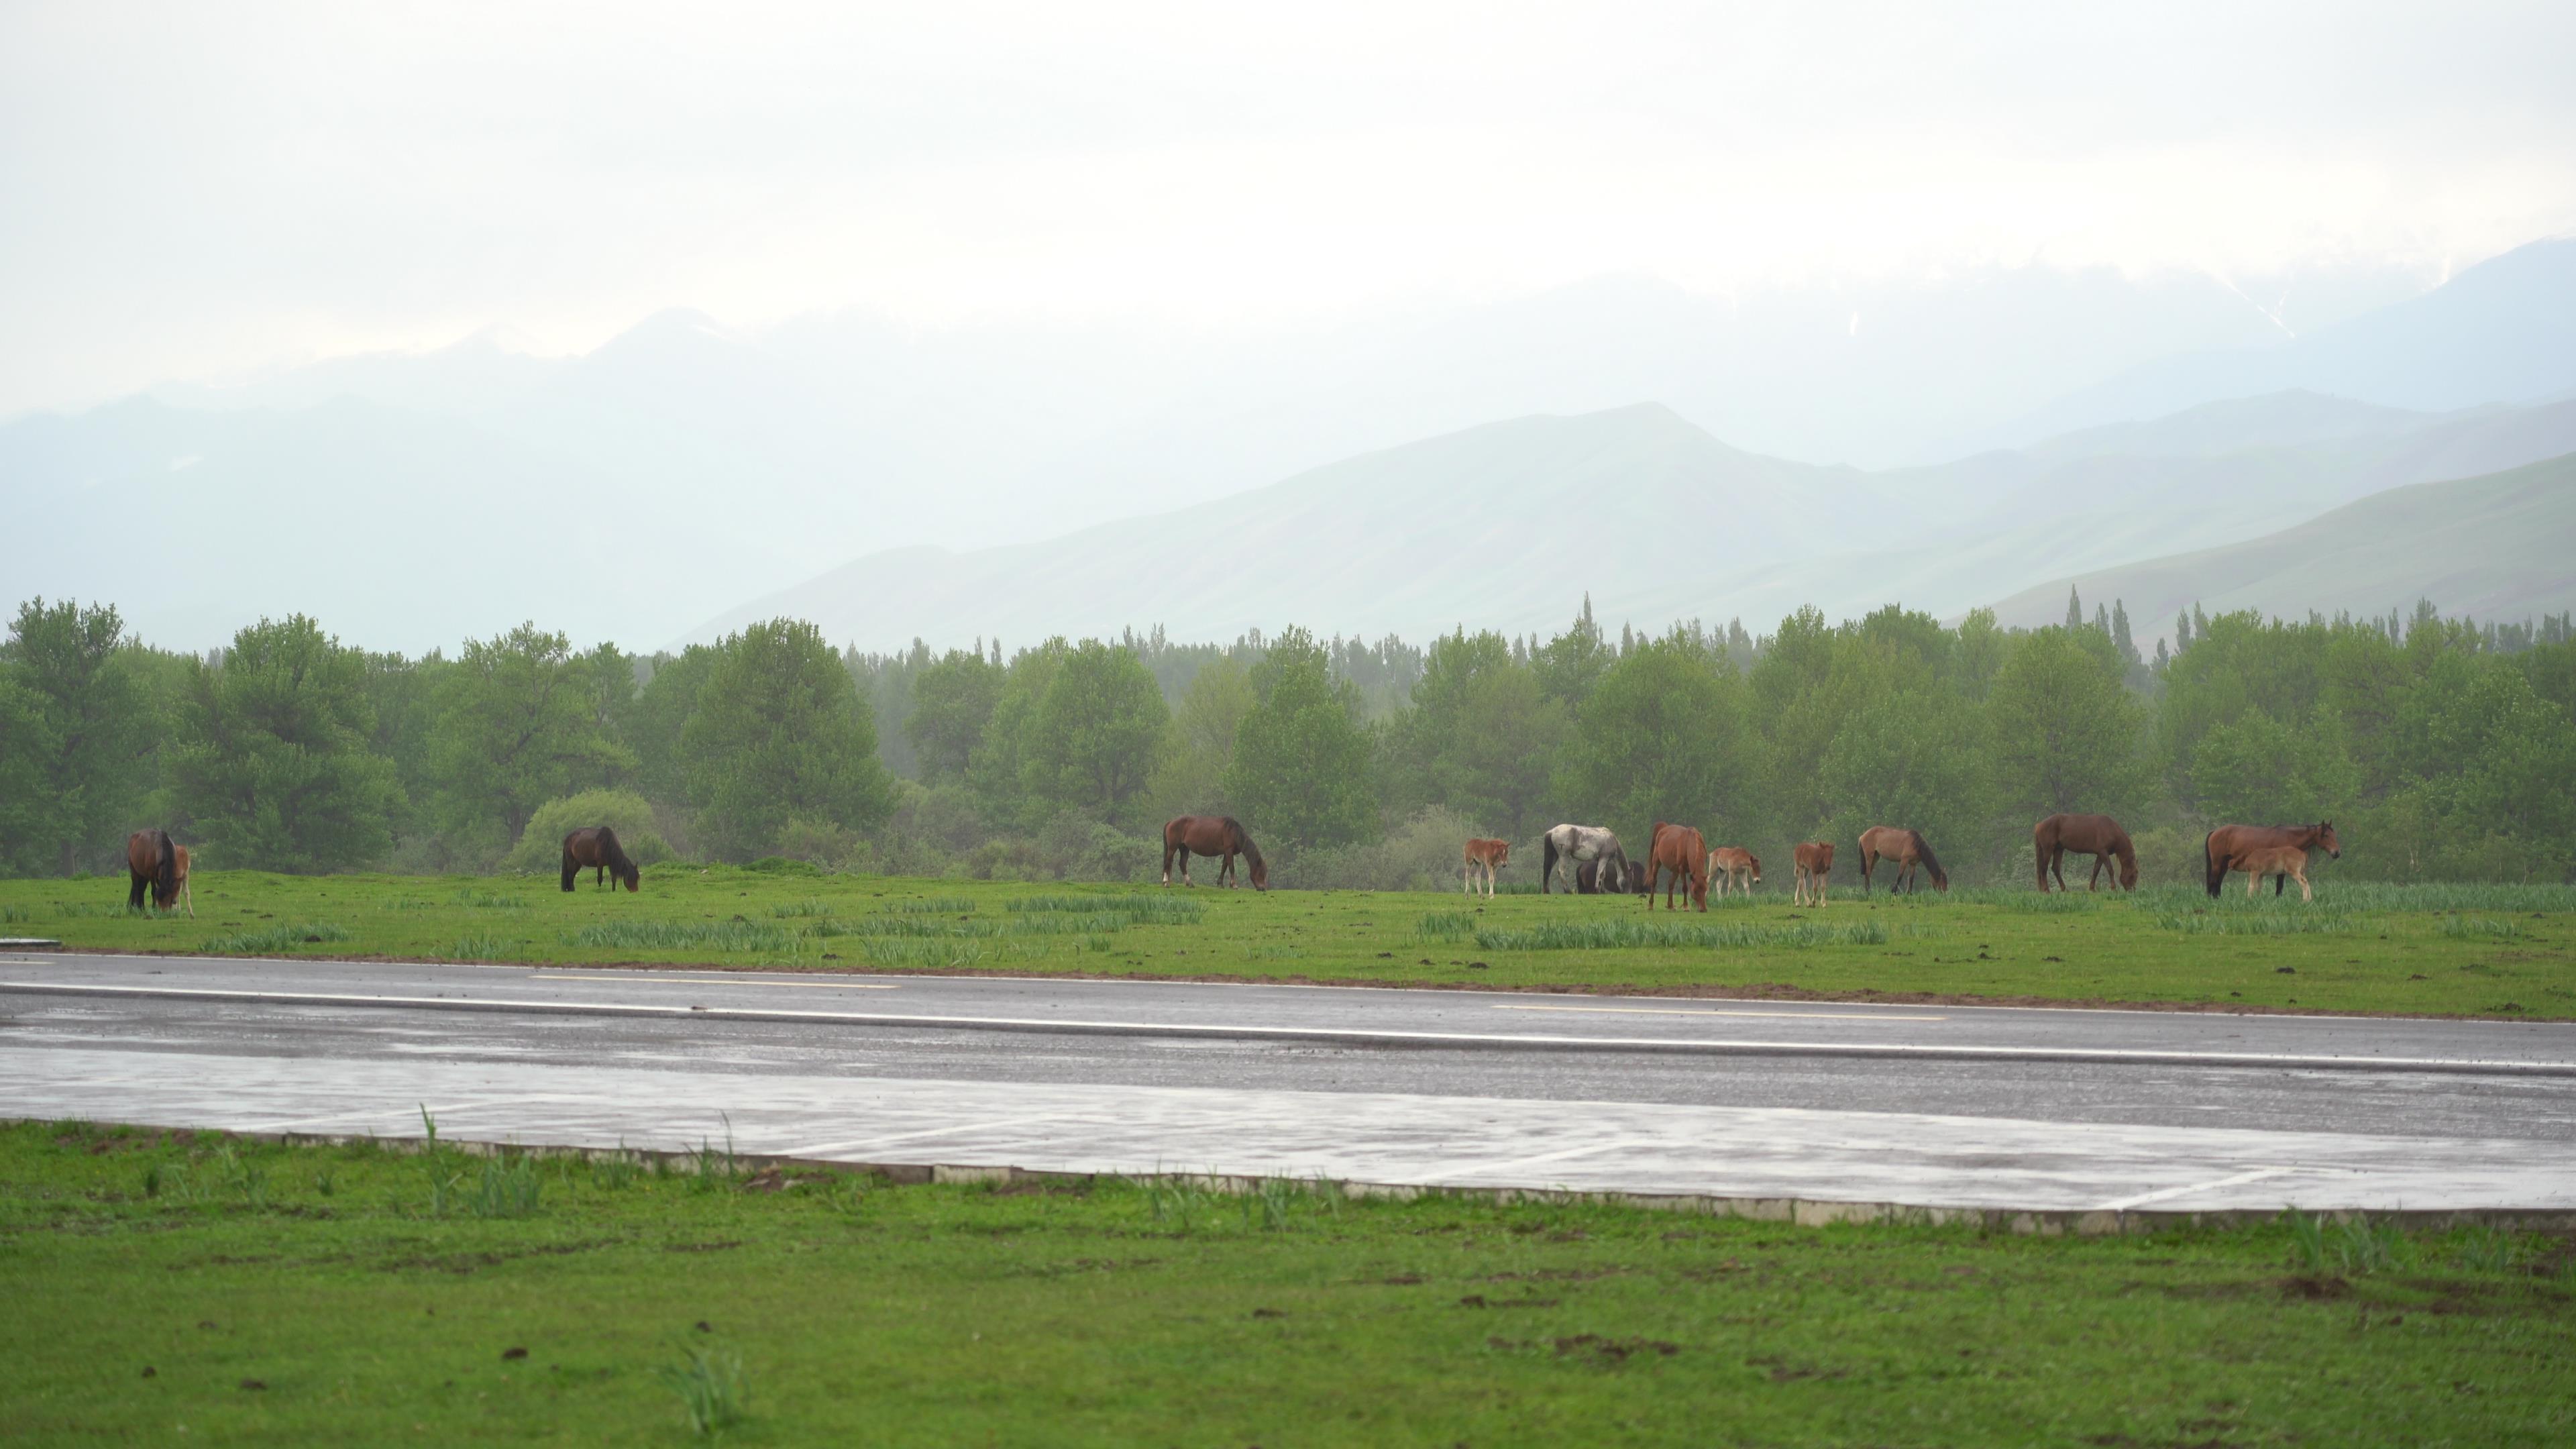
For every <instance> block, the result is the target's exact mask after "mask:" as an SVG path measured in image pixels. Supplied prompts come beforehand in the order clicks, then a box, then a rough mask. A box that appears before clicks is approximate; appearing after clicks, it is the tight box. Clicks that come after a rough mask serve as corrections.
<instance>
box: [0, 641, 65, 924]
mask: <svg viewBox="0 0 2576 1449" xmlns="http://www.w3.org/2000/svg"><path fill="white" fill-rule="evenodd" d="M61 753H62V747H61V744H60V742H59V741H57V740H56V739H55V738H54V732H53V727H52V725H51V724H50V723H49V722H48V721H47V720H46V718H45V709H44V704H43V702H42V701H41V700H39V699H38V698H37V697H36V695H35V692H34V691H32V690H30V689H28V688H26V687H25V686H24V685H21V684H20V683H18V681H17V680H15V679H13V678H11V677H10V671H9V670H8V669H6V668H5V667H0V871H6V872H8V873H10V874H12V875H16V874H22V873H23V874H33V873H35V872H37V871H42V870H49V869H52V868H54V867H55V866H56V865H57V864H59V862H60V853H59V850H58V848H57V845H56V842H55V833H54V822H53V818H52V817H53V813H54V812H53V804H54V797H53V795H52V794H51V793H50V792H49V791H48V790H47V789H46V786H45V774H46V771H47V770H48V769H49V768H50V767H51V765H52V763H53V761H54V760H56V759H57V758H59V757H60V755H61Z"/></svg>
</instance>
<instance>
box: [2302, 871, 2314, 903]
mask: <svg viewBox="0 0 2576 1449" xmlns="http://www.w3.org/2000/svg"><path fill="white" fill-rule="evenodd" d="M2316 898H2317V893H2316V892H2314V891H2312V890H2309V889H2308V873H2307V872H2306V871H2304V870H2303V871H2300V872H2299V903H2300V904H2301V905H2306V904H2307V903H2308V902H2310V901H2313V900H2315V899H2316Z"/></svg>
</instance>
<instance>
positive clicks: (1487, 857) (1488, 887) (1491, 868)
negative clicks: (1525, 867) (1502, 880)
mask: <svg viewBox="0 0 2576 1449" xmlns="http://www.w3.org/2000/svg"><path fill="white" fill-rule="evenodd" d="M1511 863H1512V843H1511V842H1510V841H1508V840H1470V841H1468V842H1467V869H1466V871H1465V873H1464V874H1463V875H1461V876H1460V877H1459V889H1460V890H1463V891H1465V892H1466V893H1467V894H1469V895H1474V894H1475V893H1476V875H1477V872H1479V871H1481V872H1483V873H1484V877H1485V898H1486V899H1487V900H1492V899H1493V897H1494V872H1496V871H1498V870H1501V869H1502V868H1503V867H1504V866H1507V865H1509V864H1511Z"/></svg>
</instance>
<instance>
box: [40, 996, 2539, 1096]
mask: <svg viewBox="0 0 2576 1449" xmlns="http://www.w3.org/2000/svg"><path fill="white" fill-rule="evenodd" d="M0 995H18V996H86V997H99V998H107V999H126V1000H133V999H146V1000H165V1001H214V1002H233V1003H240V1004H256V1005H268V1006H321V1007H343V1008H373V1009H378V1010H396V1011H488V1012H502V1013H515V1014H519V1015H532V1016H609V1017H629V1018H636V1017H642V1018H665V1019H690V1020H700V1021H746V1022H808V1023H835V1024H841V1025H849V1026H874V1027H892V1028H915V1029H923V1030H949V1031H961V1030H962V1031H993V1032H1026V1033H1034V1034H1039V1035H1050V1036H1168V1037H1187V1038H1198V1039H1203V1040H1204V1039H1216V1040H1229V1041H1308V1042H1326V1043H1336V1044H1341V1045H1347V1046H1378V1047H1392V1048H1410V1049H1415V1050H1441V1049H1450V1050H1480V1051H1496V1050H1499V1051H1547V1052H1614V1053H1623V1054H1635V1053H1672V1054H1680V1055H1692V1056H1775V1057H1857V1058H1866V1059H1874V1060H1881V1061H1979V1062H1992V1061H2024V1062H2084V1063H2092V1064H2098V1065H2111V1066H2201V1067H2238V1068H2249V1069H2270V1070H2281V1071H2310V1072H2405V1073H2438V1074H2442V1075H2448V1076H2486V1077H2576V1062H2534V1061H2510V1060H2454V1059H2447V1058H2429V1057H2340V1056H2313V1055H2296V1054H2287V1053H2265V1052H2186V1051H2159V1050H2147V1049H2139V1050H2127V1049H2120V1048H2108V1047H2102V1048H2083V1047H2012V1046H1970V1045H1961V1046H1925V1045H1918V1044H1912V1043H1886V1042H1879V1043H1871V1042H1779V1041H1758V1040H1733V1041H1691V1040H1685V1039H1681V1038H1672V1037H1585V1036H1540V1035H1536V1034H1527V1033H1503V1032H1485V1033H1477V1032H1405V1031H1369V1030H1364V1029H1360V1028H1356V1027H1298V1026H1277V1027H1272V1026H1202V1025H1191V1024H1186V1023H1159V1022H1103V1021H1050V1020H1046V1019H1042V1018H1032V1017H991V1016H921V1015H907V1014H904V1013H900V1012H859V1011H794V1010H783V1009H777V1008H766V1007H748V1006H663V1005H656V1004H652V1003H645V1002H636V1003H612V1002H573V1001H513V1000H507V999H502V998H494V997H440V996H362V995H358V994H356V993H353V992H303V991H229V990H221V989H216V988H211V987H187V986H103V985H94V984H87V983H79V982H59V983H58V982H50V981H0Z"/></svg>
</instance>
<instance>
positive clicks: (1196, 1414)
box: [0, 1123, 2576, 1449]
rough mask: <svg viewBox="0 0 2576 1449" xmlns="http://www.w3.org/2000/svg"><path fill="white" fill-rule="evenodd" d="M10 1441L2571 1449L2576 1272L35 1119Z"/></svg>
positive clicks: (2234, 1231) (2388, 1247) (2265, 1247)
mask: <svg viewBox="0 0 2576 1449" xmlns="http://www.w3.org/2000/svg"><path fill="white" fill-rule="evenodd" d="M0 1287H5V1290H6V1299H7V1303H8V1312H6V1313H5V1314H0V1355H5V1358H4V1359H0V1361H5V1363H6V1365H7V1379H6V1382H7V1392H6V1393H5V1394H0V1440H6V1441H7V1442H9V1443H13V1444H55V1443H92V1442H104V1441H129V1440H152V1441H156V1442H185V1443H205V1444H227V1443H341V1444H362V1443H364V1444H383V1443H420V1444H445V1443H460V1442H477V1443H479V1442H487V1441H494V1442H497V1441H506V1442H514V1443H558V1442H560V1443H594V1444H621V1445H622V1444H639V1443H640V1444H650V1443H673V1444H678V1443H687V1442H692V1440H693V1431H692V1429H691V1427H690V1424H691V1420H690V1412H691V1408H692V1405H694V1406H695V1408H696V1410H697V1412H698V1413H699V1414H701V1415H702V1416H706V1417H711V1418H722V1417H724V1415H725V1413H726V1412H727V1410H728V1409H731V1410H732V1411H735V1412H736V1413H738V1415H739V1417H738V1418H736V1419H735V1420H734V1422H732V1423H731V1424H730V1425H726V1426H721V1427H720V1432H719V1434H718V1435H717V1436H716V1437H721V1438H723V1439H725V1440H727V1441H730V1442H736V1443H743V1444H805V1443H825V1442H836V1443H857V1444H959V1443H995V1444H1104V1445H1127V1444H1190V1445H1195V1444H1210V1445H1246V1444H1260V1445H1266V1446H1272V1449H1278V1446H1284V1445H1321V1444H1369V1445H1381V1444H1384V1445H1411V1444H1424V1445H1454V1444H1468V1445H1478V1446H1493V1445H1512V1444H1554V1443H1599V1442H1616V1443H1638V1444H1662V1443H1674V1444H1709V1443H1759V1444H1864V1443H1865V1444H1899V1443H1903V1444H2083V1445H2166V1444H2228V1445H2235V1444H2247V1445H2252V1444H2289V1443H2306V1444H2360V1443H2452V1444H2533V1445H2555V1444H2563V1443H2566V1442H2568V1439H2569V1436H2570V1434H2571V1433H2576V1291H2572V1290H2576V1242H2571V1241H2569V1240H2563V1239H2551V1238H2546V1237H2538V1236H2529V1235H2519V1234H2513V1233H2509V1232H2502V1231H2498V1230H2493V1229H2487V1228H2461V1229H2453V1230H2447V1231H2443V1232H2439V1233H2433V1232H2426V1233H2418V1234H2408V1233H2404V1232H2401V1231H2397V1230H2395V1229H2394V1228H2392V1227H2390V1226H2388V1225H2385V1224H2371V1223H2368V1222H2361V1223H2353V1224H2318V1223H2312V1222H2311V1223H2282V1224H2273V1225H2266V1226H2261V1227H2238V1228H2231V1229H2223V1230H2222V1229H2209V1228H2202V1229H2177V1230H2172V1231H2168V1232H2165V1233H2160V1234H2157V1235H2153V1236H2147V1237H2134V1238H2107V1239H2104V1238H2095V1239H2045V1238H2030V1237H2013V1236H2009V1235H1991V1236H1990V1235H1986V1234H1982V1233H1979V1232H1976V1231H1973V1230H1967V1229H1955V1228H1948V1229H1942V1228H1919V1227H1897V1226H1885V1225H1874V1226H1865V1227H1863V1226H1846V1227H1835V1228H1796V1227H1788V1226H1783V1225H1777V1224H1757V1223H1749V1222H1742V1221H1733V1220H1708V1219H1700V1218H1688V1217H1680V1216H1677V1215H1674V1214H1669V1213H1658V1212H1651V1211H1646V1210H1642V1209H1635V1208H1612V1207H1601V1206H1583V1207H1567V1206H1558V1205H1538V1204H1527V1203H1524V1204H1515V1205H1493V1204H1487V1203H1475V1202H1466V1201H1460V1200H1455V1199H1445V1198H1439V1197H1433V1198H1427V1199H1422V1200H1417V1201H1413V1202H1386V1201H1377V1202H1346V1201H1341V1200H1338V1199H1334V1198H1328V1197H1324V1196H1321V1195H1318V1194H1316V1193H1313V1192H1310V1191H1308V1190H1306V1189H1304V1188H1303V1187H1300V1186H1298V1185H1295V1184H1287V1183H1278V1184H1272V1185H1270V1187H1269V1189H1268V1190H1266V1191H1264V1192H1260V1193H1255V1194H1251V1195H1246V1196H1241V1197H1229V1196H1218V1195H1208V1194H1202V1193H1198V1192H1194V1191H1191V1190H1188V1189H1186V1188H1178V1187H1172V1186H1168V1185H1163V1184H1151V1185H1146V1184H1132V1183H1127V1182H1123V1181H1114V1180H1100V1181H1094V1182H1082V1181H1072V1182H1067V1183H1065V1184H1062V1185H1061V1186H1057V1187H1051V1188H1047V1189H1031V1188H1027V1187H1018V1188H1010V1189H1000V1190H996V1189H992V1188H986V1187H962V1186H913V1187H891V1186H888V1185H886V1184H884V1183H882V1182H881V1181H877V1180H874V1179H867V1178H859V1177H845V1176H840V1175H836V1174H828V1173H821V1172H816V1173H814V1174H812V1175H810V1176H807V1177H803V1178H797V1177H787V1176H782V1175H781V1174H780V1173H779V1172H778V1171H776V1170H774V1169H768V1170H763V1171H760V1172H758V1173H754V1172H751V1171H750V1170H748V1168H747V1167H745V1166H743V1165H740V1164H735V1163H733V1162H731V1161H730V1160H728V1159H726V1158H724V1157H722V1156H721V1155H715V1156H710V1157H709V1158H707V1159H706V1160H704V1161H691V1160H690V1159H687V1158H681V1159H678V1160H676V1161H670V1160H656V1161H649V1162H648V1161H644V1160H641V1159H632V1158H623V1159H614V1160H608V1161H579V1160H574V1159H568V1158H554V1159H524V1158H522V1159H510V1158H476V1157H467V1156H463V1155H461V1154H456V1153H453V1152H442V1153H437V1154H429V1155H423V1154H418V1153H401V1152H394V1151H390V1150H385V1149H381V1148H378V1147H376V1146H374V1145H373V1144H353V1145H344V1146H299V1147H286V1146H279V1145H275V1144H262V1143H253V1142H245V1141H234V1140H227V1139H223V1138H219V1137H216V1136H213V1135H200V1136H196V1137H194V1138H190V1137H188V1136H187V1134H163V1133H154V1132H126V1131H123V1130H113V1131H111V1130H106V1129H100V1128H94V1127H85V1126H80V1125H76V1124H51V1125H48V1124H34V1123H29V1124H18V1125H15V1126H10V1127H6V1128H0Z"/></svg>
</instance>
